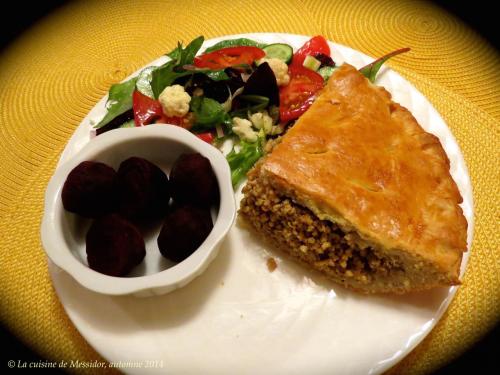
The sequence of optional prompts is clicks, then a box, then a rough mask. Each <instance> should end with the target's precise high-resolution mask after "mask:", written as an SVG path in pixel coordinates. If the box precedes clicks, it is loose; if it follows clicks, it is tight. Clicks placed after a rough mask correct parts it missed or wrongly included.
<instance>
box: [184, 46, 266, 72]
mask: <svg viewBox="0 0 500 375" xmlns="http://www.w3.org/2000/svg"><path fill="white" fill-rule="evenodd" d="M265 55H266V53H265V52H264V51H263V50H261V49H260V48H257V47H228V48H222V49H219V50H217V51H214V52H210V53H206V54H204V55H201V56H197V57H195V58H194V65H195V66H196V67H198V68H209V69H214V70H218V69H224V68H227V67H230V66H235V65H242V64H247V65H250V64H252V63H253V62H254V61H255V60H258V59H261V58H263V57H264V56H265Z"/></svg>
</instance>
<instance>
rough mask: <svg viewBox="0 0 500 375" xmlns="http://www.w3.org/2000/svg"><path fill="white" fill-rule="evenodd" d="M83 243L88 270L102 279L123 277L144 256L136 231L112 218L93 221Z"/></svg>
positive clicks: (112, 215)
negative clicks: (96, 272)
mask: <svg viewBox="0 0 500 375" xmlns="http://www.w3.org/2000/svg"><path fill="white" fill-rule="evenodd" d="M86 240H87V261H88V264H89V267H90V268H92V269H93V270H95V271H98V272H101V273H104V274H106V275H110V276H125V275H126V274H128V273H129V272H130V271H131V270H132V269H133V268H134V267H135V266H136V265H138V264H139V263H141V262H142V260H143V259H144V256H145V255H146V247H145V245H144V239H143V238H142V235H141V233H140V232H139V230H138V229H137V228H136V227H135V226H134V225H133V224H132V223H130V222H129V221H127V220H125V219H124V218H122V217H120V216H119V215H116V214H111V215H106V216H104V217H102V218H99V219H97V220H95V221H94V223H93V224H92V226H91V227H90V229H89V231H88V232H87V239H86Z"/></svg>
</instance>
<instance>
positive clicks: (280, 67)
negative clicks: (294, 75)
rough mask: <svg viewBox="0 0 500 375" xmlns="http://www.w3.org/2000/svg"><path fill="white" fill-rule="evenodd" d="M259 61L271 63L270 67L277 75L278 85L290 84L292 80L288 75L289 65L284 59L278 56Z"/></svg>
mask: <svg viewBox="0 0 500 375" xmlns="http://www.w3.org/2000/svg"><path fill="white" fill-rule="evenodd" d="M259 62H260V63H264V62H267V63H268V64H269V67H270V68H271V69H272V70H273V73H274V76H275V77H276V82H277V83H278V86H286V85H288V83H289V82H290V76H289V75H288V65H286V63H285V62H284V61H283V60H280V59H276V58H271V59H268V58H263V59H261V60H260V61H259Z"/></svg>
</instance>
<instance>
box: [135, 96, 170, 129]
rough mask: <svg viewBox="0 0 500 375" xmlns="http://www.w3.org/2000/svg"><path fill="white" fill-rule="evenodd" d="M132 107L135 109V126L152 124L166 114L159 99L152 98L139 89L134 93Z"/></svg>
mask: <svg viewBox="0 0 500 375" xmlns="http://www.w3.org/2000/svg"><path fill="white" fill-rule="evenodd" d="M132 109H133V110H134V122H135V126H144V125H148V124H151V123H153V122H154V121H155V120H157V119H160V118H161V117H162V116H164V115H163V109H162V108H161V104H160V102H159V101H158V100H154V99H151V98H150V97H149V96H146V95H144V94H143V93H141V92H140V91H137V90H135V91H134V93H133V94H132Z"/></svg>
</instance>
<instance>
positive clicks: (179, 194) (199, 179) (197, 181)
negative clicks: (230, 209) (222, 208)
mask: <svg viewBox="0 0 500 375" xmlns="http://www.w3.org/2000/svg"><path fill="white" fill-rule="evenodd" d="M170 186H171V192H172V198H174V201H176V202H179V203H181V202H190V203H194V204H197V205H200V206H207V207H208V206H210V205H212V204H214V203H216V202H217V201H218V199H219V185H218V183H217V178H216V177H215V174H214V171H213V169H212V166H211V164H210V160H208V159H207V158H206V157H204V156H202V155H200V154H198V153H194V154H182V155H181V156H179V158H178V159H177V160H176V162H175V163H174V165H173V166H172V171H171V172H170Z"/></svg>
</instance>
